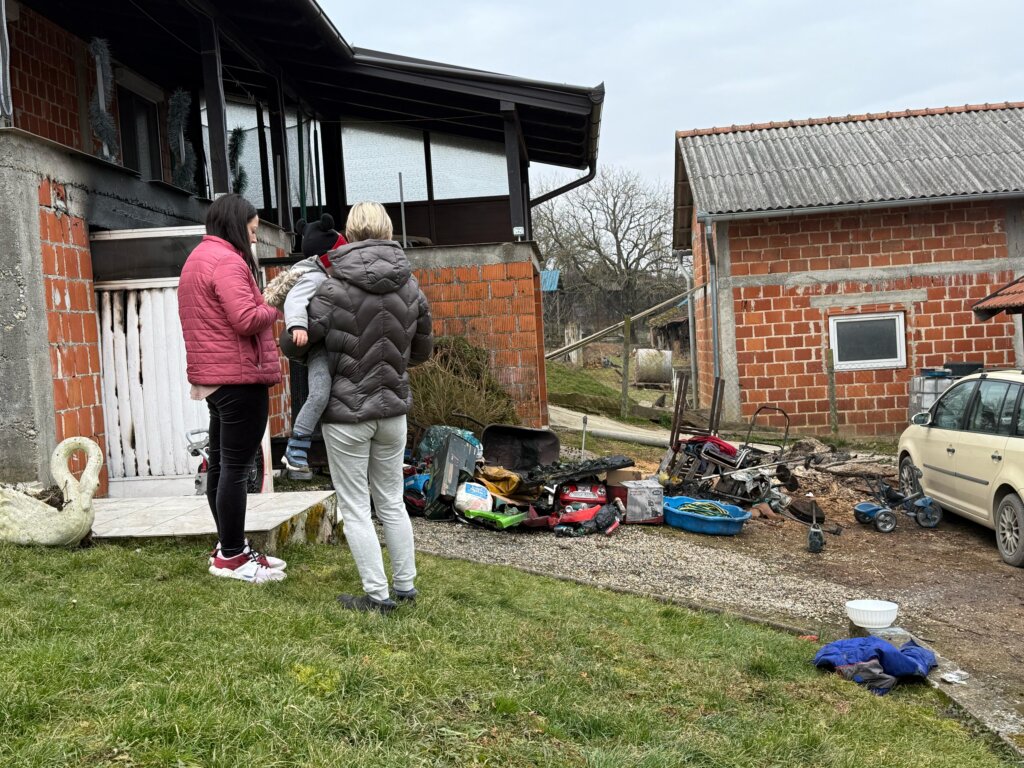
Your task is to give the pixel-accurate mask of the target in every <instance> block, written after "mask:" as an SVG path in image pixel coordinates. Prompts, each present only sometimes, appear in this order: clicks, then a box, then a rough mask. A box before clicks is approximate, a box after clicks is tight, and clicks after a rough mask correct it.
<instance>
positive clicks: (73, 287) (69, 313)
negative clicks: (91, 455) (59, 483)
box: [39, 178, 107, 495]
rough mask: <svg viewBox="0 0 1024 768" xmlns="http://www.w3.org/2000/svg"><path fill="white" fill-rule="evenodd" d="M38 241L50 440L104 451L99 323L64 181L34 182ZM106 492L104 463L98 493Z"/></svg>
mask: <svg viewBox="0 0 1024 768" xmlns="http://www.w3.org/2000/svg"><path fill="white" fill-rule="evenodd" d="M39 241H40V245H41V256H42V277H43V295H44V300H45V302H46V324H47V340H48V350H49V358H50V369H51V372H52V374H53V409H54V426H55V439H56V440H57V441H58V442H59V441H61V440H63V439H64V438H67V437H76V436H78V435H83V436H86V437H90V438H92V439H93V440H95V441H96V442H97V443H99V446H100V448H101V449H102V450H103V453H104V455H106V434H105V432H106V429H105V427H104V419H103V396H102V384H101V381H100V345H99V323H98V320H97V314H96V298H95V297H96V294H95V290H94V288H93V279H92V257H91V255H90V253H89V239H88V235H87V230H86V223H85V219H83V218H81V217H80V216H72V215H71V214H70V213H69V212H68V204H67V192H66V190H65V187H64V185H63V184H58V183H56V182H51V181H50V179H46V178H44V179H43V180H42V181H41V182H40V183H39ZM70 466H71V469H72V471H73V472H74V473H75V474H76V475H78V474H79V473H80V472H81V471H82V470H83V469H85V456H84V455H83V454H81V453H78V454H76V455H75V456H74V457H72V460H71V465H70ZM106 492H107V468H106V464H104V466H103V470H102V472H101V475H100V487H99V490H98V494H99V495H105V494H106Z"/></svg>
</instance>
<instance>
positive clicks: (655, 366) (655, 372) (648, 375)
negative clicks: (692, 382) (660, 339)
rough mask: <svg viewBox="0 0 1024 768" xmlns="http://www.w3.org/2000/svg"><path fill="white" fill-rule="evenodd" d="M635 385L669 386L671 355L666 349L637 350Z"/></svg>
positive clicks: (670, 381)
mask: <svg viewBox="0 0 1024 768" xmlns="http://www.w3.org/2000/svg"><path fill="white" fill-rule="evenodd" d="M636 383H637V384H671V383H672V353H671V352H670V351H669V350H667V349H638V350H637V351H636Z"/></svg>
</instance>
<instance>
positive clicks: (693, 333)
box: [681, 275, 700, 408]
mask: <svg viewBox="0 0 1024 768" xmlns="http://www.w3.org/2000/svg"><path fill="white" fill-rule="evenodd" d="M685 277H686V289H687V291H690V296H689V297H688V298H687V299H686V314H687V323H686V324H687V326H688V328H689V332H690V387H691V388H692V389H693V407H694V408H697V407H699V405H700V396H699V394H698V393H699V391H700V390H699V389H698V388H697V387H698V385H697V329H696V327H695V326H696V323H695V322H694V321H695V320H696V317H697V314H696V312H694V311H693V292H692V290H691V289H692V288H693V276H692V275H686V276H685ZM681 396H682V397H685V393H681Z"/></svg>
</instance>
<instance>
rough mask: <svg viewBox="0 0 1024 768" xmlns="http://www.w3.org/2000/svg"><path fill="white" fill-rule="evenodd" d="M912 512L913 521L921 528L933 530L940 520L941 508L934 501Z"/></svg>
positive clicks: (917, 507)
mask: <svg viewBox="0 0 1024 768" xmlns="http://www.w3.org/2000/svg"><path fill="white" fill-rule="evenodd" d="M915 506H916V505H915ZM914 512H915V514H914V519H915V520H917V524H918V525H920V526H921V527H922V528H934V527H935V526H937V525H938V524H939V521H941V520H942V508H941V507H940V506H939V505H938V504H936V503H935V502H934V501H930V500H929V502H928V503H927V504H921V505H920V506H916V509H915V510H914Z"/></svg>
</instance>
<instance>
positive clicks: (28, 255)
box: [0, 129, 287, 481]
mask: <svg viewBox="0 0 1024 768" xmlns="http://www.w3.org/2000/svg"><path fill="white" fill-rule="evenodd" d="M0 195H2V196H3V197H2V199H3V200H4V205H3V206H2V207H0V238H2V242H3V243H4V248H3V251H2V254H3V256H2V260H0V318H2V322H0V380H2V381H3V384H4V395H5V396H4V398H3V399H0V433H2V434H3V435H4V438H5V439H4V440H2V441H0V480H4V481H18V480H26V479H32V478H46V477H48V475H49V469H48V464H49V457H50V453H51V452H52V450H53V448H54V446H55V445H56V443H57V442H58V441H59V440H60V439H62V438H63V437H67V436H69V435H70V434H73V433H77V434H82V435H85V436H87V437H92V438H94V439H97V440H99V441H100V442H103V441H104V440H105V438H106V436H105V435H104V418H103V411H102V400H101V398H100V396H99V391H98V390H97V385H98V382H99V374H100V353H99V347H98V340H97V320H96V305H95V301H96V299H95V293H94V282H93V273H92V258H91V252H90V248H89V242H88V232H87V230H88V228H90V227H91V228H98V229H115V230H116V229H139V228H149V227H166V226H184V225H195V224H200V223H201V222H202V221H203V219H204V217H205V212H206V207H207V203H205V202H202V201H200V200H197V199H195V198H192V197H190V196H189V195H187V194H185V193H183V192H179V191H175V190H173V189H170V188H168V187H164V186H156V185H152V184H148V183H146V182H144V181H141V180H139V179H138V178H137V176H136V175H135V174H133V173H131V172H130V171H123V170H121V169H119V168H117V167H116V166H113V165H111V164H109V163H104V162H102V161H99V160H96V159H95V158H92V157H90V156H88V155H85V154H82V153H80V152H76V151H74V150H70V149H64V148H61V147H59V146H57V145H55V144H52V143H48V142H45V141H41V140H39V139H38V138H36V137H34V136H31V135H29V134H27V133H24V132H23V131H21V130H18V129H0ZM261 233H262V230H261ZM266 235H274V236H276V237H277V240H279V241H280V242H279V243H277V253H278V255H281V254H282V253H283V252H284V250H285V246H286V245H287V243H286V242H285V241H286V239H287V238H286V236H285V235H284V234H283V233H280V232H279V231H277V230H274V229H273V228H270V229H269V230H268V232H267V233H266ZM262 236H263V234H261V237H262ZM272 395H273V404H274V409H275V410H274V416H275V417H276V424H277V425H278V426H279V427H283V424H284V421H283V417H282V414H283V413H285V411H286V405H287V391H284V392H283V393H281V392H276V391H275V392H274V393H272Z"/></svg>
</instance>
